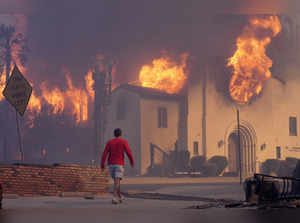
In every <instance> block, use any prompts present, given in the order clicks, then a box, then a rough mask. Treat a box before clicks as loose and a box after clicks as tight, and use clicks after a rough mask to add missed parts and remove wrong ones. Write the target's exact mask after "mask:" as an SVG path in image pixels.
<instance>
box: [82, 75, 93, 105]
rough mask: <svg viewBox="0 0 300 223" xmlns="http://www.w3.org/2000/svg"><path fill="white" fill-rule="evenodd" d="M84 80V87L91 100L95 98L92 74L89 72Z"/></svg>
mask: <svg viewBox="0 0 300 223" xmlns="http://www.w3.org/2000/svg"><path fill="white" fill-rule="evenodd" d="M84 79H85V87H86V89H87V91H88V93H89V96H90V97H91V99H92V100H94V98H95V92H94V89H93V88H94V83H95V81H94V79H93V72H92V71H91V70H90V71H89V72H88V73H87V74H86V75H85V77H84Z"/></svg>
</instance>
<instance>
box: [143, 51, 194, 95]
mask: <svg viewBox="0 0 300 223" xmlns="http://www.w3.org/2000/svg"><path fill="white" fill-rule="evenodd" d="M187 57H188V54H186V53H185V54H182V55H181V62H180V64H177V63H175V62H173V61H172V60H171V58H170V57H168V56H164V57H161V58H159V59H155V60H153V62H152V65H144V66H143V67H142V69H141V71H140V74H139V81H140V83H141V85H142V86H143V87H149V88H156V89H159V90H162V91H165V92H167V93H169V94H175V93H179V92H180V90H181V89H182V88H183V86H184V84H185V81H186V79H187V75H186V73H185V68H186V62H187Z"/></svg>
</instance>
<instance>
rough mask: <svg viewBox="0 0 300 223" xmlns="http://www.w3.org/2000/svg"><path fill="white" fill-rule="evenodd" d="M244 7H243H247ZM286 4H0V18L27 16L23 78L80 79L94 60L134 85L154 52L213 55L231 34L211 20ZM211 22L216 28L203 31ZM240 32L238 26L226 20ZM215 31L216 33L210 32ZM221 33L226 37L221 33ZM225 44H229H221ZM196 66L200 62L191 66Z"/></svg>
mask: <svg viewBox="0 0 300 223" xmlns="http://www.w3.org/2000/svg"><path fill="white" fill-rule="evenodd" d="M244 2H245V3H246V2H248V3H247V4H245V3H244ZM249 2H251V3H249ZM295 2H296V1H294V0H290V1H286V0H284V1H283V0H282V1H280V0H264V1H263V0H251V1H246V0H245V1H241V0H226V1H224V0H209V1H208V0H200V1H199V0H189V1H183V0H151V1H149V0H130V1H125V0H114V1H110V0H51V1H49V0H1V2H0V13H3V14H5V13H21V14H23V13H24V14H26V15H27V16H28V27H27V37H28V38H29V39H30V48H31V53H30V63H29V71H30V73H31V74H29V76H30V75H31V78H33V79H35V80H37V79H38V80H41V81H43V80H49V81H52V82H54V83H57V84H60V83H61V82H62V80H63V79H64V75H63V74H62V72H61V71H62V69H63V68H68V69H70V71H71V73H72V78H73V79H75V80H83V75H84V74H85V73H86V71H87V70H88V65H89V63H90V62H91V58H92V57H93V56H95V55H96V54H104V55H113V56H115V57H117V58H118V61H119V64H118V68H117V77H118V80H119V81H121V82H124V81H129V80H131V81H132V80H135V79H137V76H138V72H139V69H140V68H141V66H142V65H144V64H145V63H150V62H151V61H152V59H153V58H154V57H157V56H158V55H159V53H160V51H161V50H169V51H172V53H178V54H179V53H182V52H188V53H190V54H191V55H194V56H199V58H201V56H202V57H205V56H207V55H209V54H214V52H211V51H214V50H215V49H214V48H213V47H215V48H218V47H221V48H222V44H223V43H222V44H220V45H218V44H216V37H217V38H220V35H221V36H224V39H226V38H225V37H226V35H227V34H228V35H238V34H239V33H238V30H239V29H237V31H236V32H237V33H232V30H230V31H228V30H227V26H226V25H225V26H223V25H222V23H223V22H224V21H222V19H216V21H215V15H218V14H222V13H230V12H235V13H236V12H242V13H244V12H246V13H247V12H259V13H264V12H267V13H270V12H279V11H280V12H282V11H286V10H288V9H289V8H290V9H295V8H296V7H295V6H294V4H295ZM211 22H213V23H216V24H217V26H214V27H211V25H210V24H211ZM231 22H232V23H233V24H236V27H240V26H241V25H242V24H240V21H231ZM216 27H217V29H216ZM228 32H229V33H228ZM227 41H229V42H232V43H233V42H234V39H232V38H228V40H227ZM199 60H200V59H199Z"/></svg>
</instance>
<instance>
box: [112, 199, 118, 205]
mask: <svg viewBox="0 0 300 223" xmlns="http://www.w3.org/2000/svg"><path fill="white" fill-rule="evenodd" d="M111 203H112V204H118V203H119V202H118V200H117V199H116V198H113V199H112V200H111Z"/></svg>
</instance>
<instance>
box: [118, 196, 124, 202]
mask: <svg viewBox="0 0 300 223" xmlns="http://www.w3.org/2000/svg"><path fill="white" fill-rule="evenodd" d="M123 201H125V197H124V196H122V195H121V197H120V198H119V202H120V203H122V202H123Z"/></svg>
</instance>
